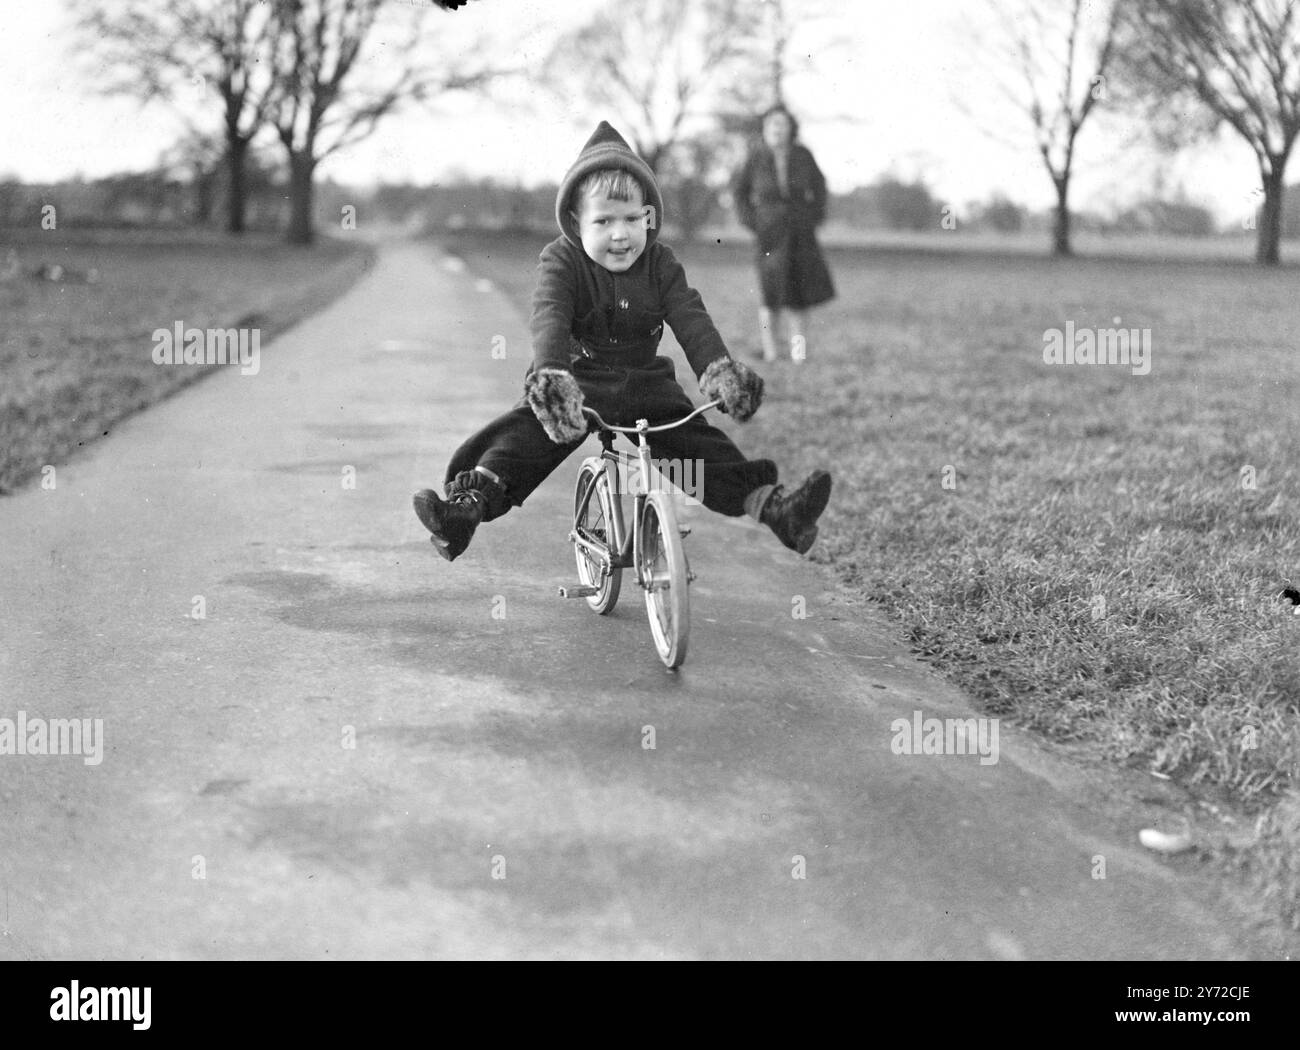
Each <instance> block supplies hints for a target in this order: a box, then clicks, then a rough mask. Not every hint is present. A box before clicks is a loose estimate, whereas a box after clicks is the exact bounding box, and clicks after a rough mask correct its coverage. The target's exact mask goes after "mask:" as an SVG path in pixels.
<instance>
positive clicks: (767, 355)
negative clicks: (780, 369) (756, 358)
mask: <svg viewBox="0 0 1300 1050" xmlns="http://www.w3.org/2000/svg"><path fill="white" fill-rule="evenodd" d="M778 313H779V311H774V310H771V309H769V308H768V307H766V306H760V307H759V308H758V334H759V337H760V338H761V339H762V341H763V360H764V361H775V360H776V359H777V356H778V355H777V352H776V331H775V328H774V325H775V324H776V322H777V316H776V315H777V314H778Z"/></svg>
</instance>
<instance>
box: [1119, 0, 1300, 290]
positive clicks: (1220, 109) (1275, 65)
mask: <svg viewBox="0 0 1300 1050" xmlns="http://www.w3.org/2000/svg"><path fill="white" fill-rule="evenodd" d="M1297 6H1300V5H1297V2H1296V0H1132V2H1131V6H1130V7H1129V8H1128V9H1127V14H1126V16H1125V19H1124V46H1123V54H1124V62H1125V73H1126V75H1127V76H1129V77H1131V78H1132V79H1133V80H1134V81H1135V82H1136V83H1138V84H1140V85H1141V87H1142V89H1143V90H1144V91H1145V92H1146V93H1147V96H1148V100H1149V103H1150V104H1151V105H1152V106H1155V107H1160V108H1164V109H1167V108H1169V107H1170V106H1176V104H1177V103H1178V102H1179V101H1181V100H1184V99H1188V98H1191V99H1195V100H1196V101H1197V102H1198V103H1199V104H1200V105H1201V106H1202V107H1204V108H1205V110H1207V111H1208V113H1209V114H1211V115H1212V116H1213V124H1215V125H1221V124H1226V125H1227V126H1228V127H1230V128H1232V129H1233V131H1235V132H1236V133H1237V134H1238V135H1240V136H1241V137H1242V138H1243V139H1245V140H1246V142H1247V144H1248V145H1249V146H1250V148H1251V150H1252V151H1253V152H1254V154H1255V158H1256V162H1257V163H1258V165H1259V175H1260V181H1261V188H1262V190H1263V195H1264V201H1263V207H1262V210H1261V212H1260V218H1259V223H1258V231H1257V237H1256V244H1255V259H1256V261H1257V262H1259V263H1261V264H1262V265H1266V266H1273V265H1276V264H1277V263H1278V261H1279V259H1280V242H1281V236H1282V205H1283V196H1284V193H1285V182H1284V179H1285V176H1286V165H1287V161H1288V160H1289V159H1290V156H1291V150H1292V147H1293V146H1294V145H1295V139H1296V135H1297V133H1298V132H1300V17H1298V16H1300V12H1298V11H1297Z"/></svg>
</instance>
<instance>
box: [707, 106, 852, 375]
mask: <svg viewBox="0 0 1300 1050" xmlns="http://www.w3.org/2000/svg"><path fill="white" fill-rule="evenodd" d="M798 137H799V124H798V122H797V121H796V120H795V119H794V117H793V116H792V115H791V113H790V111H789V110H787V109H786V108H785V107H784V106H782V105H780V104H778V105H775V106H773V107H772V108H771V109H769V110H768V111H767V112H766V113H764V114H763V140H762V144H761V145H758V146H756V147H755V148H754V149H753V150H752V151H751V152H750V154H749V156H748V158H746V160H745V163H744V164H743V165H742V166H741V168H740V170H739V171H738V172H737V173H736V176H735V178H734V179H733V180H732V184H731V191H732V197H733V199H734V200H735V205H736V211H737V213H738V215H739V217H740V221H741V223H742V224H743V225H744V226H746V227H748V228H749V229H750V230H753V231H754V234H755V236H756V237H757V238H758V281H759V289H760V294H761V296H762V306H760V307H759V311H758V325H759V334H760V335H761V337H762V341H763V343H762V345H763V360H764V361H775V360H776V359H777V358H778V357H779V356H780V354H779V352H778V350H777V346H778V341H777V340H778V338H781V339H782V340H783V341H784V343H785V345H786V346H788V347H789V351H790V357H791V359H792V360H794V361H802V360H804V359H805V357H806V356H807V345H808V343H807V333H806V329H805V311H807V309H808V308H809V307H811V306H816V305H818V304H819V303H824V302H827V301H828V300H830V299H832V298H834V296H835V286H834V284H832V282H831V275H830V271H829V270H828V269H827V268H826V260H825V259H824V258H823V257H822V252H821V248H820V247H819V246H818V244H817V237H816V232H815V231H816V228H817V227H818V226H819V225H820V224H821V223H822V221H823V220H824V219H825V218H826V180H825V178H823V176H822V173H821V170H820V169H819V168H818V167H817V162H816V161H815V160H813V155H812V153H810V152H809V151H808V149H807V148H806V147H804V146H803V145H801V144H800V143H799V142H798V141H797V140H798ZM778 333H780V335H779V334H778Z"/></svg>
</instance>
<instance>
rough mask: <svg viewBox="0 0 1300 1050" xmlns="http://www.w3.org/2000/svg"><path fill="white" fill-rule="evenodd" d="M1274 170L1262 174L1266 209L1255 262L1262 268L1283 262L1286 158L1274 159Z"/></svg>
mask: <svg viewBox="0 0 1300 1050" xmlns="http://www.w3.org/2000/svg"><path fill="white" fill-rule="evenodd" d="M1270 160H1271V168H1272V170H1271V171H1269V172H1261V174H1260V178H1261V180H1262V181H1263V183H1264V207H1263V208H1262V209H1261V211H1260V215H1259V230H1258V232H1257V234H1256V240H1255V261H1256V262H1257V263H1259V264H1260V265H1261V266H1276V265H1277V264H1278V263H1279V262H1280V261H1281V250H1280V249H1281V246H1282V195H1283V194H1284V193H1285V192H1286V187H1285V186H1284V185H1283V183H1282V179H1283V177H1284V174H1285V171H1286V158H1285V157H1273V158H1270Z"/></svg>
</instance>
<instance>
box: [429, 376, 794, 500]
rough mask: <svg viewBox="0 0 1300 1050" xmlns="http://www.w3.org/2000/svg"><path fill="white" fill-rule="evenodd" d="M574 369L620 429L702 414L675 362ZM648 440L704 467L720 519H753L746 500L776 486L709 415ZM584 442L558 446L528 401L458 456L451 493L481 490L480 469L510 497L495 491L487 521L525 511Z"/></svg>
mask: <svg viewBox="0 0 1300 1050" xmlns="http://www.w3.org/2000/svg"><path fill="white" fill-rule="evenodd" d="M572 369H573V375H574V378H576V379H577V381H578V385H579V386H580V387H581V388H582V394H583V399H584V401H585V403H586V404H587V406H588V407H589V408H594V409H595V410H596V411H597V412H599V413H600V416H601V418H602V419H604V420H605V422H607V423H611V424H613V425H615V426H634V425H635V424H636V421H637V420H638V419H648V420H649V421H650V423H651V425H652V426H653V425H655V424H658V423H670V422H672V421H673V420H676V419H681V418H682V417H683V416H685V415H689V414H690V413H691V412H692V411H693V410H694V408H695V406H694V405H692V404H691V401H690V398H688V397H687V396H686V392H685V391H684V390H682V388H681V387H680V386H679V385H678V384H677V379H676V373H675V370H674V368H673V362H672V361H671V360H670V359H669V358H666V357H656V358H654V360H653V361H652V362H651V363H650V364H648V365H646V366H644V367H641V368H627V367H621V366H618V365H612V364H605V363H602V362H599V361H595V360H589V359H587V358H577V359H576V360H574V362H573V364H572ZM647 440H648V441H649V444H650V454H651V456H652V457H653V458H654V459H668V460H673V459H677V460H681V461H683V462H685V461H687V460H696V461H698V462H699V463H701V464H702V470H701V471H700V484H701V489H702V492H701V493H700V501H701V502H702V503H703V504H704V505H705V506H706V507H708V508H709V509H710V510H714V511H717V512H718V513H719V514H725V515H727V516H728V517H733V518H734V517H738V516H740V515H741V514H743V513H744V512H745V507H744V504H745V497H746V496H748V495H749V494H750V493H751V492H753V491H754V489H756V488H759V487H760V486H762V485H774V484H776V464H775V463H773V462H772V461H771V460H770V459H747V458H746V457H745V454H744V453H743V452H741V451H740V449H738V448H737V447H736V445H735V443H734V442H733V441H732V440H731V438H729V437H728V436H727V435H726V434H725V433H723V432H722V431H721V430H719V429H718V428H717V427H715V426H713V425H712V424H711V423H709V422H708V421H707V419H706V417H705V416H696V417H695V418H694V419H692V420H691V421H690V422H689V423H687V424H685V425H684V426H680V427H677V428H675V429H673V430H664V431H661V432H660V433H658V434H650V435H649V436H648V438H647ZM584 441H585V438H584V439H580V440H578V441H575V442H573V443H571V444H567V445H557V444H556V443H555V442H553V441H552V440H551V439H550V438H549V437H547V436H546V431H545V430H543V429H542V425H541V423H539V422H538V421H537V417H536V416H535V415H533V410H532V409H531V408H529V407H528V402H527V400H526V399H520V401H519V403H518V404H516V405H515V406H514V408H512V409H510V411H509V412H506V413H505V414H504V415H501V416H498V417H497V418H496V419H494V420H493V421H492V422H491V423H489V424H488V425H487V426H485V427H484V428H483V429H482V430H480V431H479V432H478V433H476V434H474V435H473V436H472V437H470V438H469V439H468V440H467V441H466V442H465V443H464V444H463V445H461V446H460V448H458V449H457V450H456V452H455V454H454V455H453V456H452V457H451V462H450V464H448V466H447V477H446V485H447V491H448V493H450V492H451V491H452V490H453V489H454V488H455V487H456V485H457V484H459V485H464V484H467V483H468V484H472V485H473V486H474V487H476V488H481V487H482V486H481V484H480V483H478V482H477V480H476V479H478V478H482V475H481V474H478V475H474V474H473V473H472V472H473V471H474V468H475V467H476V466H477V467H483V468H484V469H486V470H490V471H492V473H494V474H495V475H497V477H499V478H500V479H501V484H502V485H503V486H504V492H501V491H494V488H495V487H494V486H487V489H486V495H487V496H488V500H487V508H486V513H485V515H484V519H483V520H485V521H491V520H492V519H493V518H499V517H500V516H501V515H502V514H505V513H506V512H507V511H508V510H509V509H510V508H511V507H512V506H513V507H519V506H522V505H523V502H524V500H526V499H527V498H528V496H529V495H530V494H531V493H532V491H533V490H534V489H535V488H537V486H538V485H540V484H541V483H542V482H543V481H545V480H546V479H547V477H549V476H550V474H551V472H552V471H553V470H555V468H556V467H558V466H559V465H560V464H561V463H563V462H564V461H565V460H566V459H568V457H569V456H570V455H571V454H572V453H573V452H574V451H575V450H576V449H577V448H579V447H580V446H581V445H582V444H583V442H584ZM466 475H468V476H466ZM458 478H459V479H460V480H459V481H457V479H458Z"/></svg>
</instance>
